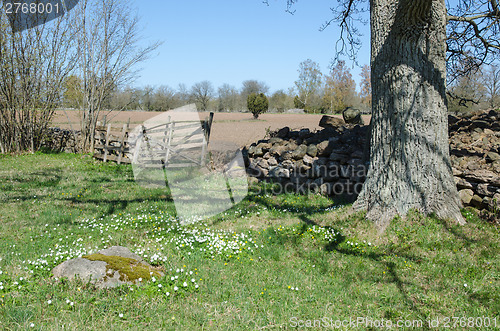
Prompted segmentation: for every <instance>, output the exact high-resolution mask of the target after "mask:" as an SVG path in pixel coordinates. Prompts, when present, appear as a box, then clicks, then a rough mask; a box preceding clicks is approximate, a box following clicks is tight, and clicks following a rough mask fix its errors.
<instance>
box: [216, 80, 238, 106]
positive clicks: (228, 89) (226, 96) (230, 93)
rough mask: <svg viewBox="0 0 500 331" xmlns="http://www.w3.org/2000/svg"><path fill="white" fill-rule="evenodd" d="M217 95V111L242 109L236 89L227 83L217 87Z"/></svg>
mask: <svg viewBox="0 0 500 331" xmlns="http://www.w3.org/2000/svg"><path fill="white" fill-rule="evenodd" d="M217 93H218V95H219V106H218V110H219V111H227V112H229V111H237V110H241V109H243V105H242V102H241V97H240V94H239V93H238V90H237V89H236V88H235V87H234V86H232V85H229V84H223V85H222V86H220V87H219V88H218V89H217Z"/></svg>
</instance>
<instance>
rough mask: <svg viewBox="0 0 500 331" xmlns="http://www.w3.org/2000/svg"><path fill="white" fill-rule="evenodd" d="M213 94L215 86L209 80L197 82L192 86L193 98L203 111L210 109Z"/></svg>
mask: <svg viewBox="0 0 500 331" xmlns="http://www.w3.org/2000/svg"><path fill="white" fill-rule="evenodd" d="M213 95H214V88H213V86H212V83H211V82H209V81H208V80H204V81H202V82H199V83H196V84H194V85H193V86H192V87H191V98H192V100H193V101H194V102H195V103H196V105H197V107H198V109H201V110H203V111H205V110H207V109H208V105H209V103H210V100H211V99H212V97H213Z"/></svg>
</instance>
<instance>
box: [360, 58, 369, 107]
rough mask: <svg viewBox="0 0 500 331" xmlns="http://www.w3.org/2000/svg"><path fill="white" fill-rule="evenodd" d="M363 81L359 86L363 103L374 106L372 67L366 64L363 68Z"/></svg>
mask: <svg viewBox="0 0 500 331" xmlns="http://www.w3.org/2000/svg"><path fill="white" fill-rule="evenodd" d="M360 76H361V82H360V83H359V85H360V86H359V87H360V89H361V92H360V97H361V103H362V104H363V105H365V106H366V107H368V108H370V109H371V106H372V82H371V68H370V66H369V65H368V64H365V65H364V66H363V67H362V68H361V73H360Z"/></svg>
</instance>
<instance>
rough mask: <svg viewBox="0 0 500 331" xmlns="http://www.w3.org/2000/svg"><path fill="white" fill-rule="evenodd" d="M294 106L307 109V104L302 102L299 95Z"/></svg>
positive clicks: (294, 100) (294, 99)
mask: <svg viewBox="0 0 500 331" xmlns="http://www.w3.org/2000/svg"><path fill="white" fill-rule="evenodd" d="M293 105H294V106H295V108H297V109H305V108H306V104H305V103H304V102H302V100H300V98H299V96H298V95H296V96H295V98H293Z"/></svg>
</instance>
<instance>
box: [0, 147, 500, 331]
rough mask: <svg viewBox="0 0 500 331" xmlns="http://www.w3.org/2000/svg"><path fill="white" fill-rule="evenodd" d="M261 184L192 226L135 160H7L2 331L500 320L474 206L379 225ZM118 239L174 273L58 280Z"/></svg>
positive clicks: (1, 208)
mask: <svg viewBox="0 0 500 331" xmlns="http://www.w3.org/2000/svg"><path fill="white" fill-rule="evenodd" d="M264 189H267V191H268V192H270V191H271V189H272V187H271V186H269V185H268V186H260V187H253V188H252V190H251V193H250V194H249V196H248V197H247V198H246V199H245V200H244V201H243V202H241V203H240V204H239V205H237V206H235V207H234V208H233V209H231V210H228V211H227V212H225V213H223V214H222V215H219V216H217V217H214V218H212V219H209V220H207V221H204V222H202V223H197V224H194V225H191V226H189V227H182V226H180V225H179V223H178V222H177V221H176V218H175V208H174V206H173V202H172V199H171V196H170V194H169V192H168V191H166V190H165V189H146V188H141V187H139V186H137V185H136V184H135V182H134V180H133V174H132V170H131V167H130V166H126V165H121V166H118V165H116V164H111V163H107V164H103V163H100V162H96V161H94V160H92V159H91V158H90V157H89V156H87V155H67V154H36V155H21V156H0V258H1V261H0V271H1V272H2V273H1V274H0V283H1V285H0V329H2V330H3V329H5V330H18V329H32V328H31V327H30V325H31V323H33V329H38V330H62V329H65V330H66V329H75V330H76V329H78V330H81V329H88V330H100V329H111V330H121V329H133V330H143V329H147V330H149V329H150V330H158V329H162V330H163V329H165V330H170V329H172V330H173V329H180V330H201V329H214V330H215V329H217V330H219V329H222V330H225V329H227V330H234V329H241V330H247V329H264V328H265V329H279V328H285V329H287V328H292V327H293V326H294V325H296V324H297V323H298V321H299V320H303V321H304V322H305V321H306V320H319V319H322V318H325V317H326V318H328V320H322V322H323V323H325V321H329V319H330V318H331V319H333V321H335V320H337V319H340V320H344V319H349V318H352V319H354V320H355V321H356V319H357V318H358V317H365V318H370V319H372V320H373V321H376V320H382V319H384V320H388V319H389V320H391V321H393V322H394V323H396V322H397V321H398V320H403V321H405V320H409V321H411V320H422V321H427V320H435V319H436V318H439V319H440V323H441V324H440V325H441V326H443V323H444V321H445V320H444V319H445V318H450V323H449V325H450V326H453V324H454V323H455V322H456V323H457V324H456V325H455V326H456V328H457V329H460V328H461V327H460V322H461V320H453V319H451V317H460V318H462V317H467V318H469V317H475V318H477V317H489V318H491V323H493V322H494V321H495V319H496V324H497V327H499V326H500V315H499V311H500V305H499V302H500V293H499V290H498V289H499V285H500V279H499V267H498V263H499V257H498V255H499V254H498V253H499V241H500V240H499V229H498V227H495V226H493V225H491V224H487V223H485V222H483V221H482V220H480V219H479V218H478V217H477V216H476V215H475V213H474V211H465V210H464V212H463V213H464V216H465V217H466V219H467V221H468V223H467V225H466V226H463V227H459V226H455V225H453V224H450V223H448V222H444V221H440V220H437V219H435V218H429V217H424V216H422V215H420V214H418V213H413V214H411V215H409V217H408V219H407V220H404V221H403V220H401V219H396V220H394V221H393V222H392V224H391V226H389V228H388V229H387V230H386V232H385V233H384V234H383V235H380V234H379V233H378V232H377V230H376V228H375V227H374V226H373V225H372V224H371V223H370V222H368V221H366V220H364V219H363V215H362V214H349V213H348V206H339V205H336V204H335V203H334V202H332V201H331V200H329V199H326V198H324V197H321V196H318V195H309V196H296V195H289V194H287V195H285V194H283V195H277V196H274V195H272V194H259V191H262V190H264ZM113 245H122V246H126V247H129V248H130V249H131V250H132V251H134V252H135V253H137V254H139V255H141V256H143V257H144V258H145V260H147V261H148V262H150V263H152V264H154V265H157V266H160V267H163V269H164V271H165V277H163V278H160V279H155V281H154V282H153V281H150V282H144V283H145V284H144V285H143V286H140V287H136V286H123V287H120V288H117V289H112V290H98V289H96V288H95V287H94V286H92V284H88V283H86V282H83V281H77V282H67V281H59V282H57V281H56V280H54V279H52V278H51V277H50V271H51V269H52V268H53V267H54V266H55V265H57V264H58V263H60V262H61V261H62V260H64V259H66V258H71V257H76V256H80V255H86V254H92V253H95V252H96V251H97V250H100V249H103V248H104V247H109V246H113ZM176 276H177V278H176ZM184 283H185V284H184ZM158 285H161V287H160V286H158ZM184 285H186V286H184ZM297 288H298V289H297ZM167 293H168V295H167ZM49 300H50V303H49ZM120 314H123V315H120ZM463 321H465V320H462V322H463ZM478 321H479V320H478ZM311 323H312V322H311ZM304 325H306V324H304ZM424 326H427V322H426V324H424ZM309 329H310V328H309ZM344 329H348V327H346V328H344ZM359 329H370V327H366V325H365V324H363V326H360V327H359ZM372 329H377V328H376V327H373V328H372ZM416 329H417V328H416ZM434 329H435V328H434ZM438 329H439V328H438Z"/></svg>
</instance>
